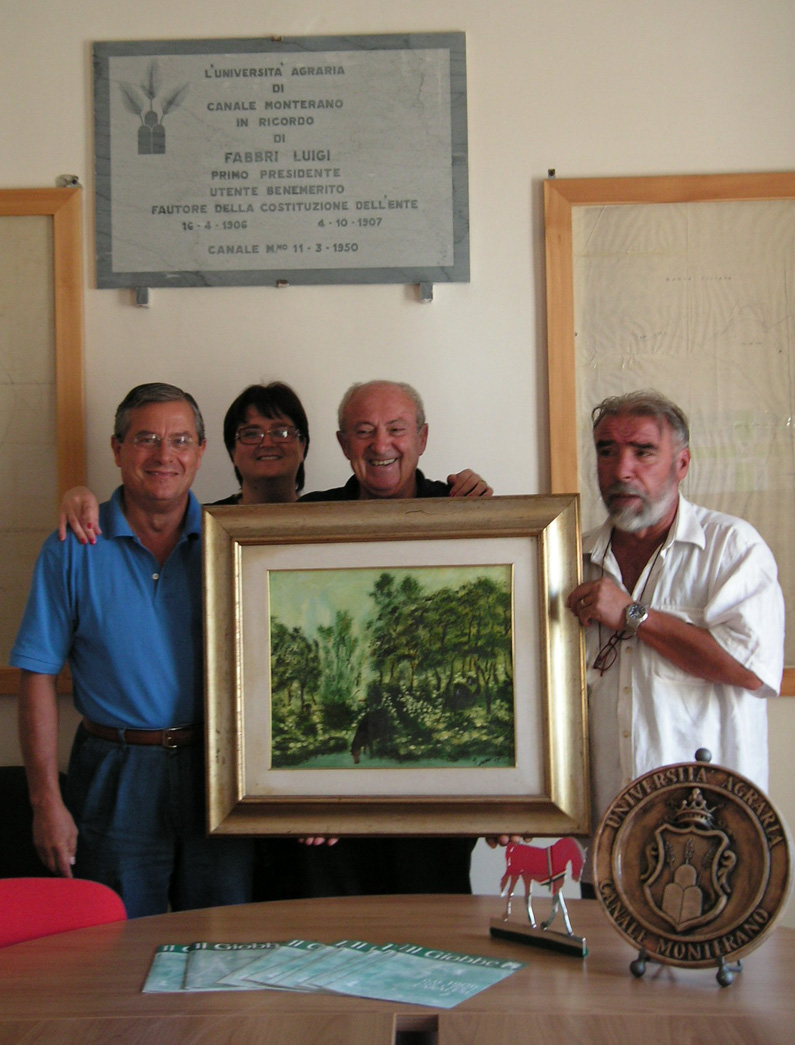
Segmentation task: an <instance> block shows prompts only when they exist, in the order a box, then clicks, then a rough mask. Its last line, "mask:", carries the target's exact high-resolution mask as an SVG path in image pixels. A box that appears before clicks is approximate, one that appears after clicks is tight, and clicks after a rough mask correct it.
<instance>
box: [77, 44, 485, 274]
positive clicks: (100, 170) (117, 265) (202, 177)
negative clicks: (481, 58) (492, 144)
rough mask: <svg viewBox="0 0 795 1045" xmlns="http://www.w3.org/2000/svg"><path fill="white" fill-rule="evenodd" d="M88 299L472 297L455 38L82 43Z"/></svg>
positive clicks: (461, 60)
mask: <svg viewBox="0 0 795 1045" xmlns="http://www.w3.org/2000/svg"><path fill="white" fill-rule="evenodd" d="M94 117H95V148H96V229H97V284H98V286H99V287H128V286H131V287H132V286H151V287H171V286H175V287H179V286H229V285H251V284H270V285H278V284H284V283H287V284H296V283H420V282H449V281H458V282H466V281H467V280H468V279H469V214H468V186H467V174H468V172H467V121H466V40H465V35H464V34H463V33H430V34H420V35H406V36H394V35H389V36H347V37H302V38H289V39H288V38H284V39H278V38H277V39H234V40H176V41H165V42H145V41H134V42H124V43H96V44H95V45H94Z"/></svg>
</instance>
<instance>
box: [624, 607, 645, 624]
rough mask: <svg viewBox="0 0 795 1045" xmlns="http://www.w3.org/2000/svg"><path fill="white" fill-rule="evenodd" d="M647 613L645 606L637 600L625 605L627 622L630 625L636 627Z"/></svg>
mask: <svg viewBox="0 0 795 1045" xmlns="http://www.w3.org/2000/svg"><path fill="white" fill-rule="evenodd" d="M648 615H649V611H648V610H647V609H646V607H645V606H642V605H641V604H640V603H639V602H633V603H631V604H630V605H629V606H627V613H626V617H627V624H629V625H630V627H633V626H634V627H635V628H637V627H638V625H639V624H642V623H643V622H644V621H645V620H646V618H647V617H648Z"/></svg>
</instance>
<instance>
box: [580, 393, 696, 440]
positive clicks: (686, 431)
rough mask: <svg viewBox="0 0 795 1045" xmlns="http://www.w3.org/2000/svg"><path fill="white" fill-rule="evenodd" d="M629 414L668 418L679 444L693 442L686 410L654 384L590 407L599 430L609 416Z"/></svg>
mask: <svg viewBox="0 0 795 1045" xmlns="http://www.w3.org/2000/svg"><path fill="white" fill-rule="evenodd" d="M627 414H629V415H630V416H632V417H653V418H654V419H655V420H656V421H658V422H659V421H665V423H666V424H667V425H669V426H670V428H671V431H672V432H673V434H674V438H675V440H676V441H677V442H678V444H679V446H680V447H686V446H688V445H689V444H690V426H689V425H688V423H687V417H686V416H685V412H684V410H682V409H681V408H680V407H678V406H677V405H676V403H674V402H673V401H672V400H670V399H668V398H667V397H666V396H664V395H663V394H662V393H661V392H657V391H655V390H654V389H653V388H651V389H644V390H642V391H638V392H626V393H625V394H624V395H620V396H609V397H608V398H607V399H603V400H602V402H601V403H599V405H598V406H595V407H594V408H593V410H592V411H591V420H592V421H593V430H594V431H596V429H597V428H598V427H599V425H600V424H601V423H602V421H603V420H604V419H605V418H606V417H622V416H625V415H627Z"/></svg>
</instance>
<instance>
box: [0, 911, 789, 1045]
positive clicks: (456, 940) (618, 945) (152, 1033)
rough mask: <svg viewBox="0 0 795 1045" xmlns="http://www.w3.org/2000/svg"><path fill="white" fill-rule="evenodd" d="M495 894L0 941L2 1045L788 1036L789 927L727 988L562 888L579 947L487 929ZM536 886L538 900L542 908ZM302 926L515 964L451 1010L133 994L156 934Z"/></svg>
mask: <svg viewBox="0 0 795 1045" xmlns="http://www.w3.org/2000/svg"><path fill="white" fill-rule="evenodd" d="M503 904H504V901H502V900H500V899H499V897H490V896H475V897H470V896H390V897H378V896H370V897H345V898H340V899H333V900H299V901H284V902H280V903H263V904H251V905H245V906H241V907H218V908H212V909H209V910H203V911H187V912H184V913H181V914H169V915H162V916H159V917H155V918H139V919H137V920H134V921H130V922H126V923H119V924H116V925H106V926H98V927H96V928H91V929H80V930H78V931H75V932H69V933H63V934H61V935H59V936H51V937H48V938H46V939H41V940H32V941H30V942H28V943H20V944H16V945H15V946H13V947H7V948H5V949H2V950H0V1045H7V1043H11V1042H25V1043H32V1042H36V1043H47V1045H50V1043H58V1045H66V1043H71V1042H79V1043H80V1045H100V1043H101V1045H107V1043H108V1042H123V1043H129V1042H140V1043H146V1045H152V1043H155V1045H170V1043H174V1042H179V1043H182V1042H185V1043H187V1042H190V1043H191V1045H201V1043H204V1042H207V1043H212V1045H219V1043H225V1042H230V1043H232V1042H234V1043H235V1045H249V1043H252V1045H253V1043H254V1042H257V1043H260V1042H267V1045H282V1043H283V1045H303V1043H309V1042H313V1043H323V1045H330V1043H331V1045H333V1043H340V1045H380V1043H387V1042H393V1041H394V1038H395V1033H396V1031H398V1032H399V1031H412V1030H413V1031H425V1032H428V1035H429V1040H433V1039H432V1035H433V1032H438V1042H439V1045H470V1043H471V1045H475V1043H477V1045H490V1043H504V1045H517V1043H524V1042H528V1043H535V1042H539V1043H546V1042H557V1041H565V1042H587V1043H611V1045H616V1043H622V1045H623V1043H628V1042H645V1043H649V1045H658V1043H661V1042H665V1043H668V1042H671V1043H673V1042H685V1041H686V1042H709V1043H714V1045H732V1043H747V1042H754V1043H755V1042H758V1043H759V1045H771V1043H777V1042H792V1041H795V988H794V986H793V982H792V977H793V972H795V929H784V928H777V929H775V930H773V932H772V934H771V935H770V937H769V938H768V939H767V940H766V941H765V942H764V943H763V944H762V945H761V946H760V947H759V948H758V949H757V950H756V951H754V952H752V953H751V954H750V955H748V957H747V958H746V960H745V962H744V966H745V969H744V971H743V972H742V973H741V974H740V975H739V976H738V977H737V978H736V979H735V981H734V983H733V984H732V985H731V986H730V987H727V988H720V987H719V986H718V984H717V982H716V980H715V972H714V970H712V969H707V970H685V969H674V968H671V967H669V966H654V965H652V966H649V968H648V971H647V972H646V975H645V977H643V978H642V979H635V978H633V976H632V975H631V974H630V972H629V963H630V961H631V960H632V959H633V958H634V957H635V952H634V951H633V950H632V948H631V947H629V945H628V944H626V943H625V942H624V941H623V940H622V938H621V937H620V936H619V935H618V934H617V933H616V931H615V930H614V929H613V927H612V926H611V925H610V923H609V922H608V921H607V919H606V918H605V916H604V915H603V913H602V911H601V908H600V907H599V906H598V904H597V903H596V901H594V900H580V901H574V900H573V901H570V902H569V910H570V913H571V916H572V922H573V925H574V930H575V932H576V933H578V934H579V935H583V936H585V937H586V938H587V942H588V950H589V954H588V957H587V958H585V959H582V958H576V957H570V956H565V955H558V954H554V953H551V952H547V951H542V950H539V949H537V948H535V947H527V946H523V945H522V944H516V943H511V942H507V941H502V940H497V939H493V938H491V937H490V935H489V922H490V919H491V918H493V917H500V916H501V915H502V911H503ZM544 904H545V901H544V900H543V899H542V898H540V899H539V900H538V902H537V906H538V910H537V912H536V914H537V915H540V914H543V913H544V911H545V910H546V908H545V906H544ZM294 936H298V937H305V938H311V939H316V940H321V941H324V942H328V943H331V942H333V941H335V940H337V939H341V938H349V939H350V938H357V939H363V940H368V941H371V942H374V943H386V942H389V941H394V942H411V943H418V944H422V945H425V946H433V947H442V948H446V949H449V950H455V951H465V952H468V953H473V954H485V955H493V956H495V957H500V958H516V959H519V960H522V961H526V962H527V963H528V965H527V967H526V968H524V969H522V970H520V971H519V972H517V973H515V974H513V975H512V976H509V977H508V978H507V979H506V980H504V981H503V982H502V983H499V984H497V985H495V986H494V987H491V988H489V989H488V990H486V991H483V992H481V993H480V994H478V995H476V996H475V997H474V998H471V999H469V1000H468V1001H465V1002H462V1003H461V1004H460V1005H459V1006H457V1007H456V1008H454V1009H450V1010H436V1009H429V1008H424V1007H421V1006H412V1005H399V1004H393V1003H387V1002H378V1001H370V1000H367V999H359V998H349V997H334V996H327V995H297V994H290V993H287V992H279V991H250V992H248V991H246V992H216V993H201V994H141V986H142V984H143V982H144V979H145V978H146V974H147V971H148V969H149V964H150V962H151V959H152V955H153V953H154V951H155V948H156V947H157V946H158V945H160V944H165V943H192V942H196V941H200V940H207V941H211V942H219V943H221V942H244V941H249V942H251V941H265V940H285V939H289V938H291V937H294Z"/></svg>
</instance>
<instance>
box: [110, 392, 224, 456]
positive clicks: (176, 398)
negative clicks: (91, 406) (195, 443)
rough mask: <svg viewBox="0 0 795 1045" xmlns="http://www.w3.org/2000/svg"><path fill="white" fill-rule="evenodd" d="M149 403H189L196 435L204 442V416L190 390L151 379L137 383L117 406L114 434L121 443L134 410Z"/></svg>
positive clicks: (128, 428)
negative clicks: (185, 390) (147, 381)
mask: <svg viewBox="0 0 795 1045" xmlns="http://www.w3.org/2000/svg"><path fill="white" fill-rule="evenodd" d="M149 403H188V405H189V406H190V407H191V409H192V410H193V420H194V421H195V423H196V435H197V436H198V437H199V442H200V443H203V442H204V418H203V417H202V412H201V410H200V409H199V404H198V403H197V402H196V400H195V399H194V398H193V396H192V395H191V394H190V392H183V391H182V389H181V388H177V386H176V385H167V384H164V383H163V382H162V381H150V382H149V383H148V384H145V385H136V386H135V388H133V389H131V390H130V391H129V392H128V393H127V395H126V396H125V397H124V399H122V401H121V402H120V403H119V405H118V406H117V407H116V417H115V419H114V421H113V434H114V436H115V437H116V438H117V439H118V440H119V442H120V443H123V442H124V439H125V437H126V435H127V433H128V431H129V430H130V423H131V421H132V412H133V410H138V409H139V407H142V406H147V405H148V404H149Z"/></svg>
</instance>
